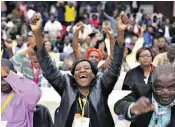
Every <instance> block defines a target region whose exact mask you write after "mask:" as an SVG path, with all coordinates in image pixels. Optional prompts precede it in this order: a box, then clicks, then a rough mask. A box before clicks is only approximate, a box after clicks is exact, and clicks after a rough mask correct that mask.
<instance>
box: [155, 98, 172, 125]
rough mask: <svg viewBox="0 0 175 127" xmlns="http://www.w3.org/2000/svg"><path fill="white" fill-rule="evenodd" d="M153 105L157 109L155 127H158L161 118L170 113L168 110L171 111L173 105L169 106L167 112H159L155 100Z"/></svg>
mask: <svg viewBox="0 0 175 127" xmlns="http://www.w3.org/2000/svg"><path fill="white" fill-rule="evenodd" d="M153 104H154V105H155V108H156V111H155V113H156V121H155V127H158V125H157V122H158V118H159V116H161V115H164V114H166V113H167V112H168V110H170V108H171V105H170V106H168V108H167V110H164V111H161V112H159V111H158V103H157V102H156V100H155V99H154V98H153Z"/></svg>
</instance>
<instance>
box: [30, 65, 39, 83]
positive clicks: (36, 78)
mask: <svg viewBox="0 0 175 127" xmlns="http://www.w3.org/2000/svg"><path fill="white" fill-rule="evenodd" d="M31 69H32V74H33V77H34V78H33V81H34V82H35V83H36V84H38V77H39V75H40V67H39V68H37V72H36V74H35V73H34V66H33V64H32V66H31Z"/></svg>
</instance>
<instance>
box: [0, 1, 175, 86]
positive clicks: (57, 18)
mask: <svg viewBox="0 0 175 127" xmlns="http://www.w3.org/2000/svg"><path fill="white" fill-rule="evenodd" d="M164 3H167V6H170V10H171V4H172V3H173V2H164ZM154 4H156V2H154ZM154 4H149V5H150V6H146V5H145V6H144V4H143V5H142V2H137V1H133V2H125V1H120V2H115V1H107V2H106V1H102V2H101V1H89V2H87V1H78V2H76V1H69V2H66V1H58V2H57V1H47V2H46V1H45V2H42V1H28V2H27V1H25V2H24V1H20V2H15V1H1V57H3V58H8V59H11V60H12V62H13V63H14V66H15V69H16V70H17V71H19V72H21V73H22V74H24V75H25V74H26V75H29V76H28V77H29V78H30V77H31V75H32V74H27V73H28V72H27V71H26V70H25V68H27V64H24V61H25V59H24V58H23V57H22V56H21V54H20V53H21V52H23V54H24V51H26V49H27V48H28V41H29V39H28V38H29V37H30V36H32V32H31V29H30V27H29V19H28V16H27V12H28V10H29V9H32V10H35V11H36V12H40V13H41V15H42V19H43V31H42V34H43V38H44V40H43V41H44V43H45V47H46V48H47V50H48V52H49V53H50V55H51V56H52V59H53V60H54V61H55V64H56V66H57V67H59V68H60V69H61V70H63V71H68V72H69V71H70V69H71V67H72V64H73V62H74V61H75V56H74V52H73V47H72V41H73V39H74V33H75V30H76V25H75V24H76V23H77V22H80V21H81V22H82V23H83V24H84V29H82V30H81V31H80V32H79V36H78V39H79V49H80V51H81V54H82V56H83V57H85V55H86V51H87V50H88V49H89V48H96V49H99V51H100V52H101V53H102V55H103V56H104V57H103V59H100V60H101V62H103V61H104V60H106V58H107V56H108V55H109V53H108V52H109V51H108V47H109V46H108V43H107V42H108V39H107V36H106V33H105V32H104V31H103V25H104V23H105V22H108V23H109V24H110V27H111V29H112V30H113V35H114V38H115V39H116V37H117V20H116V18H117V16H118V15H119V13H120V12H121V11H125V12H126V13H127V15H128V18H129V20H130V26H129V27H128V29H127V30H126V31H125V39H124V40H125V53H124V60H123V65H122V69H121V71H123V72H127V71H129V70H130V69H133V68H135V67H136V66H137V65H138V64H140V63H138V62H137V60H136V52H137V51H138V49H139V48H141V47H149V48H150V50H151V52H152V54H153V61H152V63H150V64H153V65H154V66H158V65H161V64H166V63H168V61H169V60H168V57H167V52H168V51H171V52H173V49H171V48H168V45H170V44H172V43H175V17H173V16H172V13H173V12H172V10H171V12H169V11H166V10H167V9H164V10H163V11H162V12H161V10H162V7H160V6H158V4H157V6H155V5H154ZM160 4H161V2H160ZM172 9H173V8H172ZM145 26H146V27H145ZM142 32H143V34H142ZM9 47H11V48H12V53H13V54H12V55H10V53H9V50H8V49H9ZM32 55H34V53H33V54H32V53H31V54H30V55H29V57H30V56H32ZM26 56H27V55H26ZM30 60H32V59H30ZM26 61H27V58H26ZM33 61H34V62H36V63H37V61H35V59H33ZM22 63H23V64H22ZM99 64H100V62H99ZM42 78H43V77H42ZM31 79H32V78H31ZM39 86H46V87H50V85H48V83H47V81H46V80H45V79H44V78H43V80H41V82H39Z"/></svg>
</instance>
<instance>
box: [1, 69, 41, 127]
mask: <svg viewBox="0 0 175 127" xmlns="http://www.w3.org/2000/svg"><path fill="white" fill-rule="evenodd" d="M4 80H5V81H6V82H8V83H9V84H10V85H11V87H12V89H13V90H14V92H15V93H14V95H13V97H12V99H11V100H10V102H9V103H8V105H7V107H6V108H5V110H4V112H3V113H2V114H1V120H2V121H7V127H33V113H34V108H35V106H36V104H37V103H38V101H39V99H40V97H41V94H42V92H41V89H40V88H38V86H37V85H36V84H35V83H34V82H33V81H31V80H29V79H27V78H25V77H21V76H19V75H17V74H16V73H14V72H12V71H10V73H9V75H8V76H7V78H4ZM8 96H9V94H4V93H2V92H1V107H2V105H3V104H4V103H5V101H6V99H7V97H8Z"/></svg>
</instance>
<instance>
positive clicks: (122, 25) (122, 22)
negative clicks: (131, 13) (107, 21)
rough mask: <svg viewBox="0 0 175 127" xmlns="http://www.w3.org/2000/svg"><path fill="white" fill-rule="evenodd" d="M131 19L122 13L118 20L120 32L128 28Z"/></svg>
mask: <svg viewBox="0 0 175 127" xmlns="http://www.w3.org/2000/svg"><path fill="white" fill-rule="evenodd" d="M128 24H129V19H128V17H127V15H126V14H125V13H124V12H123V11H122V12H121V13H120V15H119V16H118V18H117V27H118V31H125V30H126V29H127V27H128Z"/></svg>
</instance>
